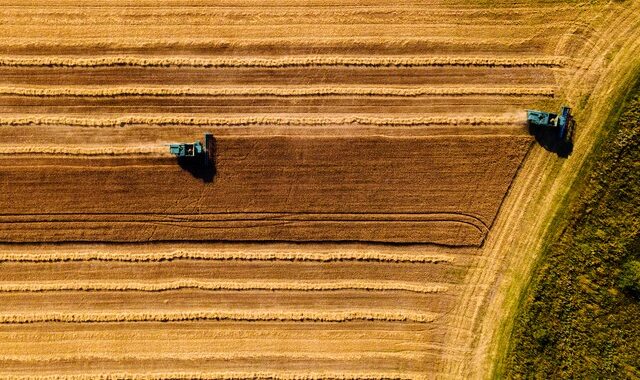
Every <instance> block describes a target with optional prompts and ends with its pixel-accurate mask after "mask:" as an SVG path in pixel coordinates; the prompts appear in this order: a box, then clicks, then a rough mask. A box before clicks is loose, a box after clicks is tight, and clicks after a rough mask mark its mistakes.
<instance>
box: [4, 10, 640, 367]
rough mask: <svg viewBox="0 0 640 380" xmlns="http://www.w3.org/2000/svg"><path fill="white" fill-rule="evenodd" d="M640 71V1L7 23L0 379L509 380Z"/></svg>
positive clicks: (62, 17) (116, 15)
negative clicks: (525, 323) (565, 212)
mask: <svg viewBox="0 0 640 380" xmlns="http://www.w3.org/2000/svg"><path fill="white" fill-rule="evenodd" d="M638 67H640V2H638V1H626V2H624V3H608V2H604V1H602V2H599V1H590V2H584V3H582V2H573V1H567V2H557V1H542V0H540V1H518V2H515V3H514V2H505V3H504V4H503V3H501V2H497V3H496V2H487V3H486V4H480V3H479V2H478V4H471V3H470V2H468V1H462V0H460V1H452V0H450V1H431V0H428V1H421V2H415V3H414V2H409V1H402V2H396V3H394V4H393V5H390V4H389V2H388V1H378V0H371V1H359V0H350V1H347V2H345V1H331V0H308V1H302V0H288V1H275V0H271V1H260V2H258V1H252V0H240V1H237V0H235V1H225V0H185V1H174V0H160V1H151V0H139V1H136V2H129V3H127V5H125V4H124V3H122V2H120V1H115V0H96V1H91V2H86V3H84V4H83V2H82V1H80V2H78V1H70V0H53V1H40V2H38V1H36V2H33V1H24V0H12V1H0V377H2V378H22V377H31V378H52V379H53V378H61V379H62V378H78V379H81V378H109V377H126V378H144V379H151V378H166V377H172V378H269V377H271V378H283V379H289V378H340V379H343V378H371V379H382V378H482V377H487V376H489V375H490V374H491V373H492V371H494V370H495V363H496V360H497V359H499V355H500V353H501V352H502V351H503V349H504V344H505V341H506V335H508V331H509V326H510V317H511V316H512V313H513V310H514V308H515V307H516V302H517V296H518V294H519V292H520V290H521V289H522V286H523V284H524V283H525V281H526V278H527V276H528V274H529V271H530V270H531V268H532V266H533V263H534V262H535V260H536V257H537V253H538V252H539V250H540V247H541V245H542V243H543V241H542V237H543V235H544V233H545V232H546V230H547V227H548V223H549V221H550V218H551V217H552V216H553V214H554V212H555V210H556V209H557V206H558V204H559V203H560V201H561V200H562V199H563V198H564V197H565V196H566V192H567V189H568V186H570V184H571V183H572V182H573V181H574V180H575V177H576V175H577V172H578V169H579V168H580V167H582V165H583V162H584V160H585V157H586V156H587V155H588V153H589V152H590V150H591V148H592V146H593V143H594V141H595V140H596V139H597V138H598V136H599V134H600V133H601V130H602V126H603V123H604V121H605V119H606V117H607V116H608V114H609V112H610V111H611V107H612V105H613V104H614V103H613V102H614V101H615V100H616V99H618V98H619V96H620V95H621V94H622V93H624V91H625V90H626V89H627V88H628V86H629V84H630V81H631V79H632V78H633V77H634V75H635V74H636V72H637V70H638ZM561 104H569V105H571V106H573V107H574V112H575V113H576V118H577V126H578V127H577V130H576V134H575V136H574V143H575V146H574V149H573V152H572V154H571V155H570V156H569V158H568V159H563V158H558V157H557V156H556V155H555V154H554V153H552V152H549V151H546V150H545V149H543V148H542V147H540V146H539V145H538V144H537V143H536V142H535V140H534V138H533V137H532V136H530V135H529V134H528V131H527V128H526V125H525V123H524V121H525V113H524V109H526V108H542V107H544V108H551V109H557V108H558V107H559V106H560V105H561ZM204 132H212V133H213V134H214V135H215V139H216V141H215V152H214V157H213V158H214V162H215V172H214V173H213V174H214V175H213V179H212V181H211V182H206V181H203V180H202V179H201V178H199V176H198V174H197V173H194V172H193V170H190V168H188V167H181V166H180V165H179V164H178V163H177V162H176V159H175V157H173V156H171V155H170V154H169V153H168V149H167V147H166V146H165V144H168V143H171V142H177V141H189V142H190V141H194V140H196V139H201V138H202V134H203V133H204Z"/></svg>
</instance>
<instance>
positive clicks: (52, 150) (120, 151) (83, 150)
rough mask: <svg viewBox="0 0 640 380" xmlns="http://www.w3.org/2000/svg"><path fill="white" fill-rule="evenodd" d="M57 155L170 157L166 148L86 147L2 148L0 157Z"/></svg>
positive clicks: (0, 147)
mask: <svg viewBox="0 0 640 380" xmlns="http://www.w3.org/2000/svg"><path fill="white" fill-rule="evenodd" d="M14 154H56V155H65V156H130V155H169V154H168V153H167V149H166V147H164V146H161V147H158V146H153V147H145V146H135V147H114V146H110V147H86V146H74V147H71V146H37V145H35V146H8V147H3V146H0V155H14Z"/></svg>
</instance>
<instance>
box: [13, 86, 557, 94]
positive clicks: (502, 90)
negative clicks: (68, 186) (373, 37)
mask: <svg viewBox="0 0 640 380" xmlns="http://www.w3.org/2000/svg"><path fill="white" fill-rule="evenodd" d="M554 93H555V90H554V88H551V87H541V88H535V87H533V88H532V87H497V88H496V87H494V88H491V87H362V86H350V87H317V86H313V87H291V88H286V87H108V88H86V87H43V88H34V87H0V95H7V96H34V97H63V96H68V97H120V96H154V97H168V96H207V97H223V96H224V97H233V96H236V97H237V96H273V97H296V96H384V97H419V96H438V95H439V96H464V95H492V96H496V95H497V96H547V97H553V96H554Z"/></svg>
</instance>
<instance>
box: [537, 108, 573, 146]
mask: <svg viewBox="0 0 640 380" xmlns="http://www.w3.org/2000/svg"><path fill="white" fill-rule="evenodd" d="M527 121H528V122H529V124H532V125H534V126H539V127H544V128H554V129H557V130H558V134H557V136H558V138H559V139H560V140H563V141H567V140H568V138H569V137H570V133H569V129H570V128H571V123H572V117H571V108H569V107H567V106H563V107H562V109H561V110H560V113H559V114H555V113H550V112H544V111H537V110H527Z"/></svg>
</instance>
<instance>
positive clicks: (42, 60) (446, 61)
mask: <svg viewBox="0 0 640 380" xmlns="http://www.w3.org/2000/svg"><path fill="white" fill-rule="evenodd" d="M566 63H567V58H564V57H556V56H551V57H528V58H495V57H343V56H335V57H332V56H309V57H282V58H223V57H219V58H197V57H163V58H153V57H146V58H145V57H129V56H119V57H94V58H70V57H26V56H24V57H13V56H9V57H7V56H5V57H0V66H10V67H41V66H48V67H105V66H139V67H201V68H216V67H264V68H280V67H309V66H362V67H419V66H501V67H526V66H544V67H562V66H564V65H565V64H566Z"/></svg>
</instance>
